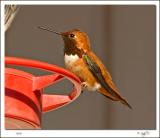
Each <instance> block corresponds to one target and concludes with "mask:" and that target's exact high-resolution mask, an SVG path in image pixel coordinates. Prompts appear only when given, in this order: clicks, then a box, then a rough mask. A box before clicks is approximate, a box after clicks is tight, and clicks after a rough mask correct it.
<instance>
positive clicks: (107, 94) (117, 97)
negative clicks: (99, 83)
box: [98, 88, 132, 109]
mask: <svg viewBox="0 0 160 138" xmlns="http://www.w3.org/2000/svg"><path fill="white" fill-rule="evenodd" d="M98 91H99V92H100V93H101V94H103V95H104V96H105V97H107V98H109V99H111V100H113V101H120V102H121V103H122V104H124V105H126V106H127V107H129V108H130V109H132V106H131V105H130V104H129V103H128V102H127V101H126V100H125V99H123V98H122V97H121V96H120V95H119V94H117V93H116V96H115V95H114V96H113V95H111V94H110V93H109V92H107V91H106V90H105V89H104V88H100V89H99V90H98Z"/></svg>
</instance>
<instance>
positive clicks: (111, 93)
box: [83, 52, 132, 108]
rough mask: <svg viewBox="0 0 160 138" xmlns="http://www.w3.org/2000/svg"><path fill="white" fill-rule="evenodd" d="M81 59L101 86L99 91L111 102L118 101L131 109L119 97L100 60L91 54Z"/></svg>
mask: <svg viewBox="0 0 160 138" xmlns="http://www.w3.org/2000/svg"><path fill="white" fill-rule="evenodd" d="M83 59H84V61H85V62H86V64H87V66H88V68H89V70H90V71H91V72H92V74H93V75H94V77H95V78H96V79H97V81H98V82H99V83H100V84H101V87H102V88H100V89H99V91H100V92H101V93H102V94H103V95H105V96H107V97H108V98H110V99H112V100H119V101H121V102H122V103H123V104H125V105H127V106H128V107H129V108H132V107H131V106H130V105H129V104H128V102H127V101H126V100H125V99H123V98H122V97H121V96H120V93H119V92H118V89H117V88H116V86H115V84H114V83H113V81H112V78H111V76H110V74H109V72H108V71H107V69H106V68H105V66H104V65H103V64H102V62H101V61H100V59H98V57H97V56H96V55H95V54H94V53H93V52H88V53H86V54H84V55H83Z"/></svg>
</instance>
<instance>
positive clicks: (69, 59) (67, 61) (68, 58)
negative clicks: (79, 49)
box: [64, 54, 79, 65]
mask: <svg viewBox="0 0 160 138" xmlns="http://www.w3.org/2000/svg"><path fill="white" fill-rule="evenodd" d="M78 59H79V57H78V55H67V54H65V55H64V61H65V64H66V65H69V64H72V63H74V62H75V61H77V60H78Z"/></svg>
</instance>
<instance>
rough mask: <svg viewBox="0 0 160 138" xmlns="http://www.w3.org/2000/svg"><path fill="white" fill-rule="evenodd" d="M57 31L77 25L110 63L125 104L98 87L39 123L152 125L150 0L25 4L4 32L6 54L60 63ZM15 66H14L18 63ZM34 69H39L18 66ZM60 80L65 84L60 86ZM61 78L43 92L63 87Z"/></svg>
mask: <svg viewBox="0 0 160 138" xmlns="http://www.w3.org/2000/svg"><path fill="white" fill-rule="evenodd" d="M39 25H42V26H46V27H51V28H53V29H54V30H56V31H60V32H63V31H67V30H70V29H73V28H79V29H80V30H82V31H84V32H86V33H87V34H88V35H89V37H90V41H91V47H92V50H93V51H94V52H95V53H96V54H97V55H98V56H99V57H100V59H101V60H102V61H103V63H104V64H105V66H106V67H107V68H108V70H109V72H110V73H111V76H112V78H113V81H114V82H115V84H116V85H117V87H118V89H119V90H120V92H121V95H122V96H123V97H124V98H125V99H127V101H128V102H129V103H130V104H131V106H132V107H133V110H130V109H128V108H127V107H125V106H123V105H122V104H120V103H119V102H112V101H110V100H109V99H106V98H105V97H103V96H102V95H101V94H99V93H97V92H88V91H85V92H84V93H82V94H81V95H80V97H79V98H78V99H77V100H76V101H74V102H73V103H72V104H70V105H68V106H65V107H63V108H60V109H57V110H55V111H51V112H47V113H45V114H43V117H42V129H120V130H123V129H128V130H129V129H155V128H156V7H155V6H153V5H147V6H146V5H144V6H143V5H141V6H139V5H130V6H128V5H125V6H123V5H115V6H111V5H106V6H101V5H97V6H96V5H95V6H90V5H88V6H85V5H77V6H76V5H72V6H69V5H68V6H65V5H64V6H62V5H61V6H59V5H56V6H54V5H45V6H42V5H41V6H40V5H34V6H32V5H25V6H21V7H20V9H19V11H18V13H17V15H16V18H15V19H14V21H13V23H12V26H11V27H10V28H9V29H8V30H7V31H6V34H5V55H6V56H15V57H22V58H27V59H33V60H40V61H43V62H48V63H50V64H56V65H58V66H60V67H64V57H63V41H62V39H61V38H60V36H57V35H55V34H52V33H49V32H46V31H42V30H39V29H37V26H39ZM16 68H17V67H16ZM18 68H20V69H22V70H25V71H27V72H31V73H33V74H35V75H42V74H45V73H46V72H42V71H39V70H35V69H28V68H22V67H18ZM62 86H63V87H62ZM71 87H72V86H71V84H70V83H69V82H67V81H66V80H64V81H63V82H61V83H59V84H57V85H54V86H49V87H48V88H46V90H45V91H46V92H47V93H56V94H59V93H61V92H62V93H63V92H65V93H67V92H68V91H69V90H70V89H71Z"/></svg>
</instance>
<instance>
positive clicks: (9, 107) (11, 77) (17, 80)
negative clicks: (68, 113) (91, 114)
mask: <svg viewBox="0 0 160 138" xmlns="http://www.w3.org/2000/svg"><path fill="white" fill-rule="evenodd" d="M5 64H6V65H8V64H12V65H18V66H26V67H32V68H37V69H41V70H46V71H49V72H52V73H53V74H51V75H44V76H34V75H32V74H30V73H27V72H24V71H20V70H17V69H13V68H5V128H6V129H40V128H41V116H42V113H43V112H47V111H51V110H55V109H57V108H60V107H63V106H64V105H67V104H69V103H71V102H72V101H74V100H75V99H76V98H77V97H78V96H79V95H80V93H81V85H80V80H79V78H77V77H76V76H75V75H74V74H72V73H71V72H69V71H67V70H65V69H63V68H60V67H58V66H55V65H51V64H47V63H44V62H40V61H34V60H28V59H22V58H15V57H6V58H5ZM64 78H66V79H68V80H69V81H71V83H73V85H74V87H73V89H72V91H71V92H70V94H69V95H47V94H45V92H44V88H45V87H47V86H49V85H53V84H54V83H57V82H58V81H60V80H62V79H64Z"/></svg>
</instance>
